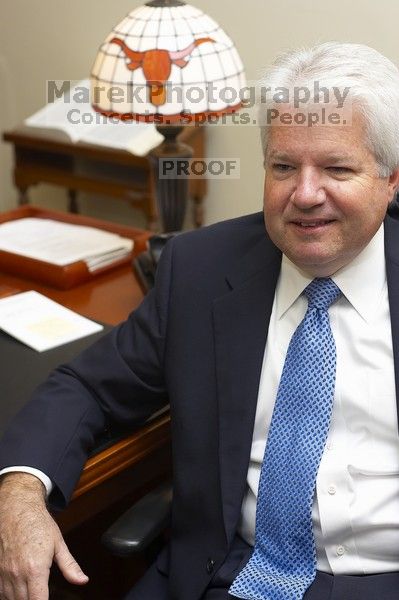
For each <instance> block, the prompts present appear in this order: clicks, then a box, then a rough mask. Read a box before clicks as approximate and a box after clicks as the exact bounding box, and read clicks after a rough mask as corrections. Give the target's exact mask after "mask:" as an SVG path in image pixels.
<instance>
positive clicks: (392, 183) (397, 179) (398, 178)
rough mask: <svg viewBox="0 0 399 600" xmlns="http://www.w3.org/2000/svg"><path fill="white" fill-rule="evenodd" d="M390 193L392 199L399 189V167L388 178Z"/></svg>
mask: <svg viewBox="0 0 399 600" xmlns="http://www.w3.org/2000/svg"><path fill="white" fill-rule="evenodd" d="M388 186H389V193H390V196H391V199H392V198H393V197H394V195H395V193H396V191H397V190H398V188H399V167H398V168H397V169H395V171H393V172H392V173H391V174H390V176H389V178H388Z"/></svg>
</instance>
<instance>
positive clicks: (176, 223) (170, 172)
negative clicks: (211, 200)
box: [149, 125, 193, 232]
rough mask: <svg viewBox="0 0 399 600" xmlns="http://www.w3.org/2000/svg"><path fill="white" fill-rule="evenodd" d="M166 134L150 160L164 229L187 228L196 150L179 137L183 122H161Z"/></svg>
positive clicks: (161, 128) (159, 128)
mask: <svg viewBox="0 0 399 600" xmlns="http://www.w3.org/2000/svg"><path fill="white" fill-rule="evenodd" d="M157 130H158V131H159V132H160V133H161V134H162V135H163V136H164V138H165V139H164V141H163V142H162V144H161V145H160V146H158V147H157V148H155V149H154V150H152V151H151V152H150V154H149V159H150V162H151V165H152V168H153V177H154V187H155V195H156V199H157V204H158V211H159V218H160V222H161V227H162V231H165V232H167V231H179V230H180V229H182V227H183V223H184V218H185V215H186V210H187V201H188V183H189V174H188V166H189V161H190V158H192V156H193V149H192V148H191V146H188V145H187V144H183V143H182V142H179V141H178V140H177V136H178V135H179V133H181V131H183V126H180V125H176V126H175V125H157Z"/></svg>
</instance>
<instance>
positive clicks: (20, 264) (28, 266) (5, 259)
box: [0, 205, 151, 290]
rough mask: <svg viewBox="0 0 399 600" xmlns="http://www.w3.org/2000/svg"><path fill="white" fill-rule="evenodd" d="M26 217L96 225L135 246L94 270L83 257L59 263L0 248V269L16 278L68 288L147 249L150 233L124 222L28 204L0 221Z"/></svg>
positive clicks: (124, 262)
mask: <svg viewBox="0 0 399 600" xmlns="http://www.w3.org/2000/svg"><path fill="white" fill-rule="evenodd" d="M26 217H36V218H41V219H46V218H47V219H53V220H55V221H63V222H64V223H73V224H75V225H86V226H88V227H97V228H98V229H102V230H104V231H111V232H112V233H117V234H119V235H121V236H123V237H126V238H129V239H132V240H134V249H133V252H132V254H131V255H130V256H127V257H125V258H123V259H121V260H118V261H115V262H114V263H112V264H110V265H107V266H105V267H103V268H101V269H98V270H96V271H94V272H90V271H89V269H88V268H87V265H86V263H85V262H84V261H82V260H80V261H77V262H75V263H72V264H70V265H65V266H59V265H52V264H50V263H47V262H44V261H41V260H36V259H33V258H28V257H26V256H21V255H19V254H13V253H11V252H5V251H3V250H0V271H3V272H5V273H10V274H11V275H16V276H18V277H24V278H27V279H32V280H33V281H36V282H40V283H44V284H46V285H50V286H52V287H54V288H57V289H61V290H68V289H70V288H72V287H75V286H77V285H80V284H82V283H84V282H85V281H89V280H91V279H92V278H94V277H98V276H99V275H102V274H103V273H106V272H108V271H110V270H112V269H115V268H117V267H118V266H120V265H125V264H129V263H130V262H131V260H132V257H135V256H137V254H139V253H140V252H142V251H143V250H145V249H146V241H147V239H148V237H149V236H150V235H151V233H150V232H146V231H144V230H142V229H136V228H134V227H125V226H123V225H118V224H117V223H110V222H109V221H102V220H99V219H94V218H92V217H86V216H83V215H76V214H71V213H63V212H60V211H54V210H47V209H43V208H39V207H35V206H31V205H26V206H22V207H20V208H17V209H15V210H12V211H8V212H6V213H3V214H0V224H1V223H5V222H6V221H11V220H14V219H22V218H26Z"/></svg>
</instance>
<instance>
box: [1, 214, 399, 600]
mask: <svg viewBox="0 0 399 600" xmlns="http://www.w3.org/2000/svg"><path fill="white" fill-rule="evenodd" d="M365 210H367V208H366V207H365ZM385 231H386V233H385V241H386V265H387V275H388V286H389V300H390V308H391V321H392V330H393V343H394V354H395V374H396V385H397V397H399V393H398V391H399V390H398V382H399V375H398V368H399V346H398V344H399V222H398V221H396V220H394V219H393V218H391V217H389V216H387V218H386V221H385ZM280 264H281V254H280V251H279V250H278V249H277V248H276V247H275V246H274V245H273V244H272V242H271V241H270V239H269V238H268V236H267V234H266V232H265V228H264V223H263V215H262V214H261V213H258V214H255V215H250V216H247V217H243V218H239V219H234V220H231V221H225V222H223V223H220V224H218V225H214V226H211V227H208V228H205V229H202V230H198V231H195V232H192V233H188V234H183V235H181V236H178V237H177V238H176V239H174V240H173V241H172V242H171V243H169V244H168V246H167V248H166V250H165V251H164V254H163V257H162V260H161V264H160V267H159V270H158V276H157V283H156V287H155V289H154V290H153V291H152V292H151V293H150V294H149V295H148V296H147V297H146V298H145V300H144V301H143V303H142V304H141V306H140V307H139V308H138V309H137V310H136V311H135V312H134V313H132V315H131V316H130V317H129V319H128V321H127V322H126V323H124V324H122V325H120V326H119V327H117V328H115V330H113V331H112V332H111V333H110V334H109V335H107V336H105V337H104V338H102V339H101V340H100V341H99V342H97V343H96V344H95V345H94V346H93V347H91V348H90V349H89V350H87V351H85V352H84V353H83V354H81V355H80V356H79V357H78V358H77V359H75V360H74V361H72V362H71V363H69V364H68V365H65V366H62V367H60V368H58V369H57V370H56V371H55V372H54V373H53V374H52V376H51V377H50V379H49V380H48V381H47V382H46V383H45V384H43V385H42V386H41V388H39V390H38V391H37V392H36V393H35V395H34V398H33V400H32V401H31V402H30V403H29V404H28V405H27V407H26V408H25V409H24V410H23V412H22V413H21V414H20V415H19V417H18V418H17V419H16V420H15V422H14V424H13V425H12V427H11V428H10V429H9V431H8V433H7V434H6V435H5V437H4V438H3V441H2V443H1V445H0V467H5V466H8V465H12V464H14V465H15V464H17V465H19V464H25V465H30V466H33V467H36V468H39V469H41V470H43V471H44V472H45V473H47V474H48V476H49V477H50V478H51V479H52V480H53V481H54V483H55V485H56V489H55V492H54V493H53V494H52V498H51V500H52V502H53V504H55V505H58V506H62V505H64V504H65V503H66V502H67V500H68V498H69V497H70V495H71V493H72V491H73V487H74V485H75V483H76V481H77V479H78V477H79V474H80V472H81V469H82V466H83V464H84V462H85V459H86V455H87V451H88V449H89V448H90V446H91V444H92V442H93V436H95V435H96V434H97V433H98V432H100V431H102V430H103V428H104V427H106V426H107V421H108V420H109V419H113V420H117V421H119V422H124V423H129V422H135V421H137V420H140V419H143V418H145V417H146V416H147V415H149V414H150V413H151V412H152V411H154V410H155V409H157V408H158V407H160V406H161V405H163V404H164V403H166V402H167V401H168V399H170V403H171V414H172V441H173V468H174V499H173V515H172V540H171V545H170V553H169V559H168V565H169V573H170V577H169V581H170V588H169V589H170V591H169V595H170V598H176V599H178V600H197V599H198V598H200V596H201V594H202V593H203V592H204V589H205V588H206V587H207V586H208V584H209V581H210V580H211V578H212V576H213V575H214V572H215V571H216V569H218V567H219V566H220V565H221V564H222V562H223V561H224V559H225V557H226V555H227V554H228V551H229V547H230V544H231V542H232V539H233V538H234V535H235V531H236V527H237V522H238V519H239V516H240V508H241V502H242V499H243V495H244V492H245V487H246V475H247V468H248V462H249V455H250V448H251V441H252V430H253V423H254V417H255V411H256V401H257V393H258V385H259V377H260V371H261V366H262V359H263V352H264V347H265V342H266V336H267V331H268V324H269V318H270V313H271V309H272V304H273V297H274V291H275V286H276V281H277V278H278V275H279V270H280ZM164 567H165V565H164ZM161 568H162V565H161ZM154 600H155V599H154ZM157 600H158V599H157Z"/></svg>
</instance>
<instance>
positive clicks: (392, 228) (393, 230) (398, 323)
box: [385, 216, 399, 427]
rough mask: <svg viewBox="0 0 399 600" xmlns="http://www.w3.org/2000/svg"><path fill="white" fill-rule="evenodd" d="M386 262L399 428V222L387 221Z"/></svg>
mask: <svg viewBox="0 0 399 600" xmlns="http://www.w3.org/2000/svg"><path fill="white" fill-rule="evenodd" d="M385 262H386V270H387V283H388V297H389V310H390V316H391V329H392V345H393V359H394V370H395V387H396V405H397V413H398V427H399V221H398V220H397V219H395V218H393V217H390V216H387V217H386V219H385Z"/></svg>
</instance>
